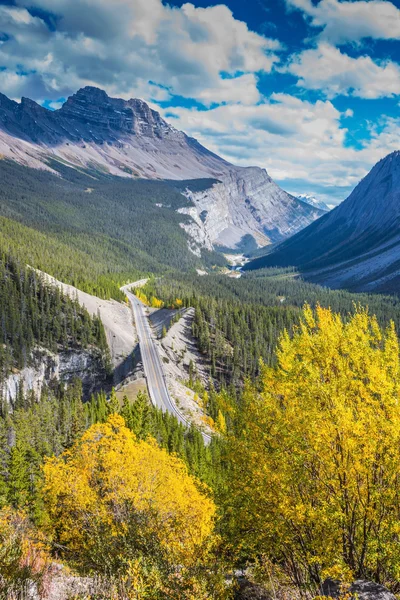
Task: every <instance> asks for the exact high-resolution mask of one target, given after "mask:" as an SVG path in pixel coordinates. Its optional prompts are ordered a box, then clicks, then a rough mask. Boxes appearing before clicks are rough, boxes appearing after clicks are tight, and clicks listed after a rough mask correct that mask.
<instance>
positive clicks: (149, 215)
mask: <svg viewBox="0 0 400 600" xmlns="http://www.w3.org/2000/svg"><path fill="white" fill-rule="evenodd" d="M52 166H53V167H54V168H55V169H57V171H58V172H59V174H60V176H57V175H55V174H52V173H50V172H47V171H38V170H33V169H29V168H27V167H23V166H21V165H17V164H16V163H13V162H11V161H6V160H1V161H0V224H1V232H0V251H2V252H8V253H12V254H14V255H15V256H16V257H17V258H18V259H19V260H20V261H21V262H25V263H26V264H29V265H31V266H33V267H35V268H39V269H41V270H42V271H45V272H47V273H50V274H51V275H54V276H55V277H57V278H58V279H59V280H61V281H63V282H65V283H70V284H72V285H75V286H76V287H78V288H79V289H82V290H84V291H88V292H92V293H95V294H96V295H99V296H101V297H106V298H107V297H110V296H113V297H115V298H117V299H121V298H122V295H121V293H120V292H119V286H120V285H122V284H123V283H126V282H127V281H134V280H135V279H137V278H139V277H140V275H143V274H145V273H148V272H153V273H161V272H164V271H165V270H166V269H169V268H177V269H180V270H189V269H194V268H195V267H203V268H204V265H209V266H211V265H214V264H220V265H222V264H224V263H225V260H224V258H223V257H222V256H221V255H219V254H217V253H210V252H208V251H205V250H203V251H202V258H198V257H197V256H195V255H194V254H192V253H191V252H190V251H189V249H188V244H187V236H186V233H185V232H184V231H183V229H182V228H181V227H180V223H186V222H189V221H190V218H189V217H188V216H187V215H183V214H178V213H177V212H176V210H177V209H178V208H181V207H185V206H189V205H190V202H189V201H188V200H187V199H186V198H185V197H184V196H183V195H182V194H181V191H182V190H184V189H185V182H179V183H178V184H175V183H174V182H161V181H146V180H133V179H129V178H126V179H125V178H123V177H111V176H108V175H107V174H105V173H100V172H97V171H90V170H89V171H87V172H83V171H82V172H81V171H78V170H75V169H71V168H68V167H65V166H63V165H62V164H61V163H58V162H57V163H56V162H54V163H52ZM193 185H194V189H196V190H197V189H202V188H203V187H204V186H206V187H207V186H208V185H210V181H209V180H204V181H198V182H194V184H193Z"/></svg>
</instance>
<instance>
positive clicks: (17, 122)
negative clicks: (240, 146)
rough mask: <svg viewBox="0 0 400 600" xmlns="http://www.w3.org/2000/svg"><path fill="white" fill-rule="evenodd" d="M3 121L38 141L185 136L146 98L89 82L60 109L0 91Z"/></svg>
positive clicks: (15, 131)
mask: <svg viewBox="0 0 400 600" xmlns="http://www.w3.org/2000/svg"><path fill="white" fill-rule="evenodd" d="M0 121H1V123H2V124H3V127H4V129H6V130H7V131H9V133H11V134H12V135H17V136H20V137H22V138H23V139H28V140H30V141H33V142H35V143H42V144H59V143H62V142H63V141H65V140H69V141H79V140H84V141H87V142H89V141H93V142H95V143H102V142H106V141H113V140H117V139H119V138H120V136H121V135H123V134H133V135H140V136H145V137H158V138H160V139H162V138H164V137H166V136H169V137H174V138H175V139H180V140H182V141H183V139H184V138H185V137H186V136H185V134H184V133H181V132H179V131H177V130H176V129H174V128H173V127H171V126H170V125H169V124H168V123H167V122H166V121H164V119H162V118H161V116H160V114H159V113H158V112H156V111H155V110H152V109H151V108H150V107H149V105H148V104H146V102H144V100H140V99H137V98H132V99H131V100H123V99H121V98H110V97H109V96H108V95H107V94H106V92H105V91H104V90H101V89H99V88H96V87H91V86H87V87H84V88H81V89H80V90H78V91H77V92H76V94H74V95H73V96H70V97H69V98H68V99H67V101H66V102H65V103H64V104H63V106H62V107H61V108H59V109H58V110H54V111H52V110H49V109H47V108H43V107H42V106H40V105H39V104H37V103H36V102H35V101H34V100H30V99H29V98H21V102H20V103H18V102H14V101H12V100H9V99H8V98H7V97H6V96H4V95H0Z"/></svg>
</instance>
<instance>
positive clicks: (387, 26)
mask: <svg viewBox="0 0 400 600" xmlns="http://www.w3.org/2000/svg"><path fill="white" fill-rule="evenodd" d="M399 42H400V0H393V1H392V2H390V1H388V0H369V1H368V0H348V1H345V0H222V1H220V2H217V1H212V0H193V1H192V2H183V1H181V0H170V1H169V2H163V1H162V0H0V92H2V93H4V94H6V95H7V96H9V97H10V98H13V99H14V100H17V101H19V100H20V98H21V97H22V96H26V97H29V98H32V99H34V100H36V101H37V102H39V103H41V104H43V105H44V106H46V107H47V108H50V109H57V108H58V107H59V106H60V105H61V104H62V102H63V101H64V100H65V99H66V98H67V97H68V96H69V95H71V94H73V93H74V92H76V91H77V90H78V89H79V88H81V87H83V86H85V85H94V86H98V87H101V88H103V89H105V90H106V91H107V93H108V94H110V95H112V96H118V97H122V98H126V99H128V98H132V97H139V98H142V99H144V100H146V101H147V102H149V104H150V105H151V106H152V107H153V108H155V109H156V110H158V111H160V113H161V114H162V116H163V117H165V118H166V119H167V120H168V121H169V122H170V123H171V124H172V125H174V126H175V127H176V128H178V129H182V130H184V131H185V132H186V133H187V134H189V135H191V136H193V137H196V138H197V139H198V140H199V141H200V142H201V143H203V144H204V145H205V146H207V147H208V148H209V149H210V150H212V151H214V152H216V153H218V154H219V155H221V156H223V157H224V158H225V159H227V160H229V161H231V162H233V163H235V164H238V165H243V166H245V165H258V166H260V167H264V168H266V169H267V171H268V173H269V174H270V175H271V177H272V178H273V179H274V180H275V181H277V182H278V183H279V184H280V185H281V186H282V187H283V188H284V189H286V190H287V191H289V192H290V193H293V194H297V193H309V194H313V195H315V196H316V197H317V198H319V199H322V200H324V201H326V202H328V203H330V204H336V203H338V202H340V201H341V200H343V199H344V198H346V197H347V196H348V194H349V193H350V191H351V190H352V189H353V188H354V186H355V185H356V184H357V183H358V181H359V180H360V179H361V178H362V177H364V176H365V175H366V173H367V172H368V171H369V170H370V169H371V167H372V166H373V165H374V164H375V163H376V162H377V161H378V160H380V159H381V158H383V157H384V156H386V155H387V154H388V153H390V152H392V151H394V150H398V149H400V144H399V139H400V43H399Z"/></svg>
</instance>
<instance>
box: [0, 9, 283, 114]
mask: <svg viewBox="0 0 400 600" xmlns="http://www.w3.org/2000/svg"><path fill="white" fill-rule="evenodd" d="M16 4H17V6H13V7H4V6H3V7H0V21H1V30H2V32H3V34H6V35H5V41H3V42H2V43H1V44H0V66H4V67H6V69H7V71H8V72H9V73H10V74H15V73H17V74H23V76H21V77H19V79H18V82H19V84H20V86H19V87H18V85H17V81H15V80H14V81H12V80H11V79H10V80H9V81H10V86H9V87H7V86H6V87H5V88H3V91H4V92H5V93H8V92H10V93H11V95H13V96H14V97H15V96H18V92H19V91H21V93H24V94H26V93H29V92H28V89H27V88H29V83H30V82H33V83H34V82H35V80H36V83H35V85H33V86H32V92H31V94H30V95H31V96H34V97H35V98H36V99H38V100H42V99H44V98H50V99H57V98H59V97H61V96H65V95H68V94H69V93H71V92H73V91H75V90H76V89H77V88H78V87H81V86H83V85H99V86H101V87H104V88H105V89H106V90H107V91H108V92H109V93H117V94H118V95H124V96H125V97H127V96H132V95H136V96H138V95H144V96H145V97H146V98H149V96H150V97H151V98H153V99H155V100H160V99H162V98H166V97H168V94H176V95H182V96H185V97H189V98H194V99H196V100H200V101H204V102H205V104H211V103H212V102H213V101H214V102H215V101H217V102H244V103H248V102H257V101H258V99H259V93H258V90H257V77H256V73H258V72H269V71H270V70H271V68H272V66H273V64H274V63H275V62H276V61H277V60H278V57H277V51H278V50H279V48H280V44H279V42H278V41H276V40H273V39H269V38H267V37H265V36H263V35H260V34H258V33H255V32H253V31H251V30H250V29H249V28H248V26H247V24H246V23H244V22H242V21H239V20H237V19H235V18H234V16H233V14H232V12H231V11H230V10H229V9H228V8H227V7H226V6H224V5H218V6H212V7H208V8H196V7H195V6H194V5H193V4H190V3H188V4H184V5H183V6H182V7H181V8H173V7H170V6H168V5H164V4H163V3H162V1H161V0H135V1H134V2H132V0H113V2H110V1H109V0H74V2H71V1H70V0H17V1H16ZM27 8H30V9H32V8H35V9H40V10H41V11H50V12H51V13H52V16H51V19H52V22H53V23H54V24H55V27H54V28H53V29H54V30H51V29H50V28H49V27H47V25H46V23H45V21H44V20H43V19H41V18H40V17H38V16H36V17H32V16H31V14H30V13H29V12H28V10H27ZM35 14H40V13H39V12H38V13H35ZM38 79H40V80H41V82H42V85H41V86H40V85H38V83H37V80H38ZM3 83H4V84H7V79H6V78H5V79H4V80H3ZM40 88H41V89H42V92H43V94H45V95H38V92H39V91H40Z"/></svg>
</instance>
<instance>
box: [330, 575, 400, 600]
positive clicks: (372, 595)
mask: <svg viewBox="0 0 400 600" xmlns="http://www.w3.org/2000/svg"><path fill="white" fill-rule="evenodd" d="M339 588H340V583H339V582H338V581H333V580H332V579H327V580H326V581H324V583H323V584H322V590H321V595H322V596H326V597H331V598H339ZM349 591H350V593H351V597H352V598H354V599H357V600H396V597H395V596H394V595H393V594H392V593H391V592H389V590H387V589H386V588H385V587H383V585H380V584H379V583H375V582H373V581H365V580H363V579H358V580H357V581H354V583H352V585H351V587H350V590H349Z"/></svg>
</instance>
